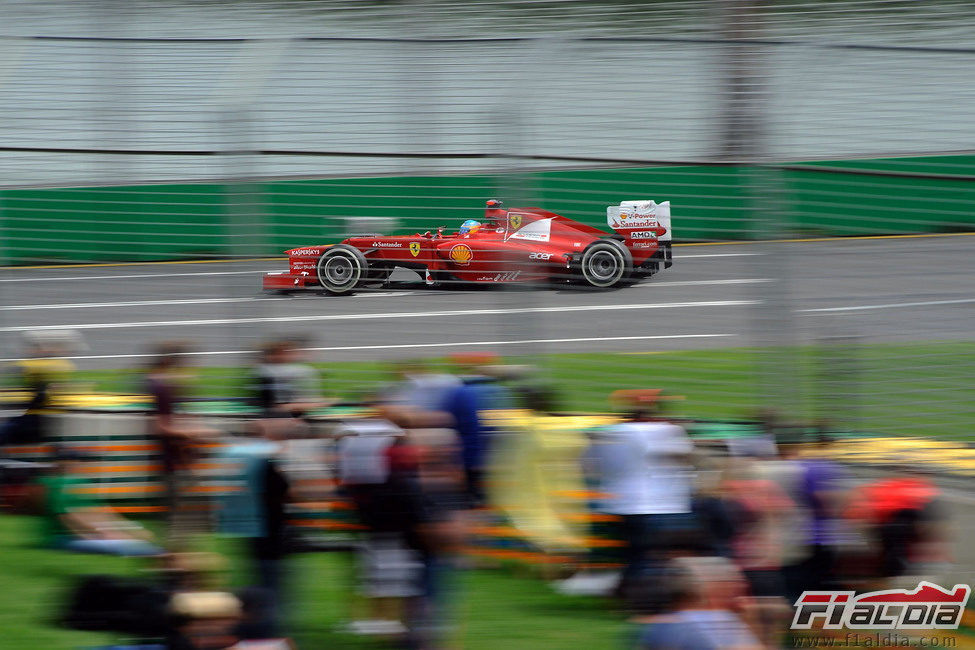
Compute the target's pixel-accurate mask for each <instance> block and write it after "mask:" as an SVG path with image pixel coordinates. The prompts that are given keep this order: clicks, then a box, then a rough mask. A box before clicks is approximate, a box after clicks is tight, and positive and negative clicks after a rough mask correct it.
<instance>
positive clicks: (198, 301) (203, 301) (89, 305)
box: [0, 298, 287, 311]
mask: <svg viewBox="0 0 975 650" xmlns="http://www.w3.org/2000/svg"><path fill="white" fill-rule="evenodd" d="M261 300H287V298H187V299H185V300H129V301H125V302H68V303H55V304H50V305H11V306H9V307H0V311H30V310H32V309H94V308H99V307H146V306H150V305H208V304H215V303H226V302H258V301H261Z"/></svg>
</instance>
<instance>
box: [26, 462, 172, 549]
mask: <svg viewBox="0 0 975 650" xmlns="http://www.w3.org/2000/svg"><path fill="white" fill-rule="evenodd" d="M79 461H80V457H79V456H78V455H77V453H76V452H75V451H74V450H72V449H70V448H68V447H60V448H59V449H58V450H57V452H56V459H55V463H54V467H53V471H52V472H51V473H50V474H49V475H47V476H44V477H42V478H41V480H40V482H41V486H42V488H43V504H44V508H43V517H42V519H41V522H42V542H43V544H44V545H45V546H47V547H49V548H58V549H63V550H68V551H77V552H79V553H100V554H106V555H126V556H149V555H161V554H162V553H163V552H164V551H163V550H162V549H161V548H159V547H158V546H155V545H154V544H152V543H151V540H152V534H151V533H149V531H147V530H146V529H144V528H143V527H142V526H139V525H138V524H136V523H135V522H132V521H129V520H127V519H124V518H123V517H120V516H118V515H116V514H115V513H114V512H112V511H111V510H107V509H105V508H101V507H99V506H98V503H97V502H96V501H95V500H94V499H91V498H89V497H88V496H86V495H85V494H84V492H82V491H81V488H83V487H84V481H83V480H82V479H81V478H80V477H79V476H78V464H79Z"/></svg>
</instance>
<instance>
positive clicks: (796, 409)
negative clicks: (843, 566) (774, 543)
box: [79, 341, 975, 440]
mask: <svg viewBox="0 0 975 650" xmlns="http://www.w3.org/2000/svg"><path fill="white" fill-rule="evenodd" d="M434 361H437V360H434ZM507 361H509V362H511V363H526V362H531V363H534V364H536V365H537V366H538V367H539V368H540V370H541V372H540V375H541V380H542V381H546V382H548V383H550V384H551V385H552V386H554V387H555V389H556V391H557V393H558V397H559V405H560V408H561V409H563V410H571V411H605V410H607V409H608V408H609V405H608V403H607V401H606V397H607V396H608V395H609V393H610V392H612V391H613V390H616V389H618V388H634V387H653V388H663V389H665V390H667V391H668V392H670V393H672V394H675V395H680V396H683V397H684V400H683V401H682V402H681V403H680V404H679V406H678V410H679V412H680V414H682V415H687V416H691V417H698V418H750V417H754V416H755V414H756V413H757V412H758V411H759V410H760V409H761V408H763V407H766V406H769V405H779V406H780V407H781V408H782V409H783V410H784V411H785V413H786V415H787V416H788V417H790V418H792V419H796V420H813V419H829V420H832V421H834V422H836V423H837V424H839V425H841V426H844V427H848V428H852V429H855V430H859V431H864V432H866V433H875V434H880V435H922V436H933V437H940V438H952V439H959V440H972V439H975V433H973V432H975V383H973V378H975V343H970V342H938V341H932V342H922V343H906V344H900V343H898V344H855V343H850V342H847V343H839V344H834V345H828V346H827V345H821V346H808V347H800V348H722V349H715V350H692V351H673V352H653V351H646V352H642V351H638V350H635V351H634V352H633V353H615V354H614V353H579V354H549V355H535V356H532V357H531V358H530V359H527V360H526V359H524V358H518V357H511V358H509V359H507ZM316 365H317V366H318V367H319V368H320V369H321V370H322V373H323V390H325V391H326V392H327V393H329V394H333V395H338V396H341V397H345V398H349V399H358V398H361V397H362V396H363V395H365V394H367V393H369V392H370V391H371V390H373V389H375V387H376V386H377V385H379V384H381V383H383V382H388V381H391V380H392V379H393V377H392V374H391V372H390V366H389V364H384V363H379V362H361V363H351V362H350V363H321V364H316ZM196 372H197V380H196V382H195V392H196V394H198V395H200V396H224V397H225V396H231V395H241V394H245V392H246V386H247V370H246V369H245V368H216V367H210V368H198V369H196ZM79 376H80V378H81V379H82V380H84V381H88V382H92V383H93V384H94V386H95V387H96V388H97V389H99V390H109V391H121V392H126V391H131V392H138V391H139V390H140V383H139V376H138V373H137V372H136V371H134V370H99V371H85V372H82V373H79ZM763 395H764V396H767V397H764V398H763Z"/></svg>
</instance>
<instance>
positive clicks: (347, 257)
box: [315, 244, 369, 295]
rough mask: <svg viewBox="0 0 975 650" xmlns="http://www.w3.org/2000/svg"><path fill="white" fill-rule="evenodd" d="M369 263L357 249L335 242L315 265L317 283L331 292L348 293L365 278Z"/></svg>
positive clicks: (337, 293)
mask: <svg viewBox="0 0 975 650" xmlns="http://www.w3.org/2000/svg"><path fill="white" fill-rule="evenodd" d="M368 270H369V263H368V262H367V261H366V257H365V256H364V255H363V254H362V252H361V251H359V249H357V248H355V247H354V246H349V245H348V244H336V245H335V246H332V247H331V248H329V249H328V250H327V251H325V252H324V253H323V254H322V256H321V257H319V258H318V263H317V264H316V265H315V272H316V274H317V275H318V283H319V284H321V285H322V287H324V288H325V291H327V292H328V293H331V294H336V295H341V294H349V293H352V292H353V291H355V289H356V287H358V286H360V285H361V283H362V282H363V281H364V280H365V279H366V276H367V274H368Z"/></svg>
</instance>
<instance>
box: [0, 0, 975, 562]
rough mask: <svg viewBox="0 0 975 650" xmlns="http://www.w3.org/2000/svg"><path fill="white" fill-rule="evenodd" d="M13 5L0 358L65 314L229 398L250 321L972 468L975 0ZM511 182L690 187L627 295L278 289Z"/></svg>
mask: <svg viewBox="0 0 975 650" xmlns="http://www.w3.org/2000/svg"><path fill="white" fill-rule="evenodd" d="M0 15H2V20H0V264H2V265H3V266H4V268H3V270H2V271H0V359H2V360H3V361H14V360H16V359H19V358H21V357H22V356H23V355H24V351H23V349H24V348H23V340H24V339H23V337H24V335H36V334H37V333H38V332H61V331H64V330H69V331H72V332H76V333H78V334H79V335H80V337H81V339H83V343H82V345H79V346H77V347H76V348H74V349H72V350H71V351H70V352H69V354H68V355H67V356H69V357H70V358H71V361H72V362H73V363H74V364H75V366H76V367H77V368H78V369H79V370H80V371H81V373H82V374H81V376H82V378H84V379H85V380H87V381H89V382H90V384H91V385H92V386H94V387H95V388H96V389H97V390H99V391H119V392H134V391H136V390H138V384H137V381H136V379H134V377H133V375H132V372H131V371H132V370H133V369H135V368H138V367H141V366H142V365H143V364H144V363H145V361H146V360H147V359H148V358H149V356H150V354H151V347H152V345H153V344H154V343H156V342H158V341H161V340H172V339H179V340H183V341H188V342H190V343H191V346H192V354H193V355H194V356H193V359H194V361H193V363H194V365H197V366H201V367H203V370H202V372H204V373H205V374H204V377H205V382H204V385H202V386H201V388H200V391H201V394H203V395H206V396H219V397H223V396H228V395H231V394H233V393H234V391H235V390H236V388H237V387H238V386H239V383H240V376H239V375H240V373H239V372H238V371H237V370H235V369H236V368H238V367H240V366H244V365H247V364H249V363H250V362H251V360H252V358H253V354H252V353H253V351H254V350H256V349H258V347H259V346H260V345H261V343H262V342H264V341H266V340H268V339H269V338H271V337H274V336H282V335H295V336H302V337H306V339H305V340H306V344H305V347H306V349H307V351H308V353H309V354H310V360H311V361H313V362H315V363H317V364H319V366H318V367H319V368H321V369H323V370H324V372H325V373H326V377H327V379H326V384H327V387H328V390H329V391H330V392H332V393H333V394H336V395H339V396H341V397H343V398H347V399H349V400H355V399H356V398H358V397H360V396H362V395H363V394H366V393H368V392H370V391H371V390H373V389H374V388H375V386H377V385H379V384H380V383H382V382H384V381H387V380H388V379H389V376H388V373H387V370H386V369H387V367H388V365H387V364H388V362H390V361H394V360H404V359H419V358H425V359H440V358H443V357H445V356H446V355H448V354H451V353H455V352H466V351H492V352H494V353H497V354H499V355H502V356H503V357H504V358H505V359H506V360H507V361H508V362H509V363H515V364H525V365H531V366H532V367H534V368H537V369H538V370H537V372H538V375H539V376H538V380H539V381H541V382H544V383H547V384H549V385H551V386H553V387H554V388H555V391H556V393H557V394H558V396H559V398H560V402H559V405H558V408H559V409H560V410H563V411H575V412H597V411H604V410H606V409H607V404H606V397H607V395H608V393H609V392H610V391H611V390H614V389H621V388H634V387H650V388H664V389H666V390H668V391H669V392H671V393H673V394H676V395H680V396H682V398H683V400H682V401H681V403H680V409H679V410H680V411H681V414H682V415H685V416H688V417H693V418H697V419H703V420H708V419H715V420H717V419H720V420H725V421H728V420H746V419H754V418H755V417H756V416H757V414H758V413H760V412H762V411H767V410H769V409H774V410H775V411H776V412H777V413H780V414H784V417H785V418H786V419H788V420H789V421H792V422H796V423H807V424H808V423H813V422H827V423H828V426H829V428H830V429H832V430H835V431H839V432H844V433H854V434H858V435H859V434H868V435H870V436H874V437H876V438H880V439H883V440H886V441H887V442H885V443H883V444H882V445H881V446H880V447H879V448H878V447H873V448H871V449H870V450H869V452H868V451H864V452H863V453H864V454H868V453H869V454H873V455H872V456H871V458H872V459H873V460H875V461H876V462H877V463H879V464H915V465H917V464H927V463H929V464H930V467H932V468H935V469H937V470H938V471H944V472H949V473H954V474H956V475H958V476H966V475H967V476H970V475H971V473H972V472H973V471H975V450H972V449H971V448H969V444H970V443H971V442H972V440H973V437H972V429H973V426H975V396H973V394H972V381H973V378H975V333H973V328H972V325H971V323H972V317H973V315H975V311H973V306H975V297H973V294H972V286H973V282H972V278H973V277H975V256H973V255H972V253H971V244H972V239H971V237H969V236H968V234H970V231H973V230H975V185H973V180H975V77H973V72H972V70H973V69H975V67H973V63H975V5H973V4H972V3H971V2H967V1H965V0H957V1H952V0H935V1H931V2H914V1H904V0H825V1H818V2H802V1H799V0H791V1H787V0H687V1H684V0H661V1H658V2H635V1H629V0H615V1H614V0H603V1H598V2H597V1H591V0H563V1H558V2H542V1H536V0H520V1H519V0H513V1H504V2H502V1H497V2H495V1H487V0H484V1H482V0H465V1H458V0H399V1H388V2H382V1H376V2H371V1H365V2H363V1H338V0H336V1H330V0H315V1H312V0H306V1H298V0H280V1H277V2H275V1H270V0H261V1H258V0H253V1H249V0H233V1H232V0H223V1H220V0H206V1H196V2H189V1H186V2H178V1H175V0H153V1H140V0H129V1H122V0H90V1H88V2H68V1H58V0H52V1H48V2H32V1H28V0H2V1H0ZM490 198H500V199H503V200H504V201H505V203H506V204H507V205H508V206H538V207H542V208H544V209H547V210H551V211H554V212H557V213H559V214H562V215H565V216H568V217H571V218H573V219H577V220H580V221H583V222H586V223H590V224H592V225H595V226H601V225H602V224H603V222H604V218H605V216H604V215H605V209H606V207H607V206H609V205H618V204H619V202H620V201H621V200H635V199H654V200H657V201H665V200H669V201H671V203H672V206H673V207H672V210H673V226H674V242H675V245H676V246H675V249H674V266H673V268H672V269H669V270H668V271H667V272H664V273H661V274H660V275H657V276H655V277H654V278H653V279H651V280H649V281H645V282H643V283H640V284H638V285H636V286H633V287H629V288H625V289H621V290H618V291H612V292H605V293H589V292H579V291H568V290H536V289H531V290H514V289H507V290H496V291H485V290H473V289H467V288H452V289H447V290H432V289H426V288H424V287H423V286H422V285H417V284H410V282H409V280H410V278H409V277H407V276H408V275H409V274H406V275H404V276H402V277H401V276H397V277H396V278H394V279H396V280H397V282H395V283H394V284H393V285H392V286H390V287H385V288H383V289H380V290H376V291H371V292H370V291H364V292H360V293H358V294H356V295H355V296H351V297H343V298H337V297H329V296H319V295H303V296H274V295H263V294H262V293H261V292H260V278H261V273H262V272H263V271H268V270H276V269H279V268H283V265H284V264H286V262H285V261H284V259H283V258H282V256H281V254H282V252H283V251H284V250H286V249H290V248H294V247H298V246H303V245H312V244H325V243H333V242H336V241H339V240H341V239H342V238H343V237H344V236H346V235H347V234H348V233H350V232H361V231H362V230H367V231H382V232H385V233H387V234H409V233H413V232H423V231H425V230H429V229H436V228H437V227H439V226H446V227H447V228H448V229H455V228H456V227H457V226H459V225H460V223H461V222H462V221H464V220H466V219H468V218H477V217H479V216H480V215H481V214H482V213H481V210H482V209H483V206H484V202H485V200H487V199H490ZM78 265H83V266H78ZM416 279H417V280H418V279H419V278H416ZM119 371H122V372H119ZM897 439H904V441H903V442H902V443H897ZM916 439H923V441H924V442H923V443H922V442H916ZM891 441H893V442H891ZM884 445H886V446H884ZM922 447H923V448H924V449H926V450H928V451H921V448H922ZM931 449H935V451H930V450H931ZM925 466H927V465H925ZM966 503H968V502H966ZM967 507H970V503H968V506H967ZM963 568H964V575H965V576H968V577H969V578H970V579H971V578H972V577H975V576H973V574H972V570H973V566H972V564H968V565H967V566H964V567H963ZM960 580H961V579H960V578H959V581H960Z"/></svg>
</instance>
